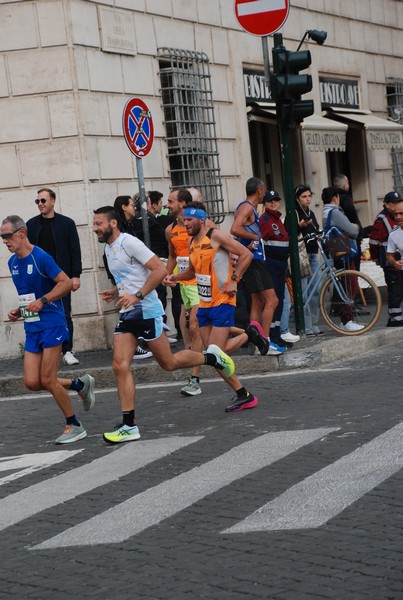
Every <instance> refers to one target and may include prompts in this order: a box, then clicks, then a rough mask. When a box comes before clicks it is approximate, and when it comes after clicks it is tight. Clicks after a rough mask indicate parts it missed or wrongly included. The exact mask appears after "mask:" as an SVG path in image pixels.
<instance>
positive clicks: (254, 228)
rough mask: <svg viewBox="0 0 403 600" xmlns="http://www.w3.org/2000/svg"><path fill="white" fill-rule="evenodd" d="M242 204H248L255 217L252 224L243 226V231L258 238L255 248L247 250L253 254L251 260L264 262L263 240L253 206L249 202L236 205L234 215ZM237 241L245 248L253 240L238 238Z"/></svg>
mask: <svg viewBox="0 0 403 600" xmlns="http://www.w3.org/2000/svg"><path fill="white" fill-rule="evenodd" d="M242 204H250V206H251V207H252V208H253V214H254V216H255V220H254V222H253V223H250V224H249V225H244V226H243V228H244V229H245V231H249V232H250V233H253V234H254V235H257V236H258V237H259V242H258V243H257V248H254V249H252V248H249V250H250V251H251V252H252V254H253V260H264V259H265V254H264V245H263V240H262V234H261V233H260V227H259V215H258V213H257V210H256V209H255V207H254V206H253V204H252V203H251V202H249V200H244V201H243V202H241V203H240V204H238V206H237V207H236V210H235V214H236V213H237V211H238V209H239V207H240V206H242ZM237 241H238V242H240V243H241V244H242V245H243V246H245V247H246V248H247V247H248V246H249V245H250V243H251V242H252V241H253V240H250V239H247V238H241V237H240V238H237Z"/></svg>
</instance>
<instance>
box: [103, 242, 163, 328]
mask: <svg viewBox="0 0 403 600" xmlns="http://www.w3.org/2000/svg"><path fill="white" fill-rule="evenodd" d="M105 256H106V260H107V261H108V267H109V270H110V272H111V273H112V275H113V278H114V280H115V282H116V285H117V288H118V290H119V296H122V295H124V294H135V293H136V292H138V291H139V290H140V289H141V288H142V286H143V285H144V283H145V282H146V280H147V279H148V277H149V275H150V273H151V271H150V270H149V269H147V267H145V266H144V265H145V264H146V263H147V262H148V261H149V260H150V259H151V258H153V256H155V254H154V252H151V250H150V249H149V248H147V246H146V245H145V244H143V242H142V241H140V240H139V239H138V238H136V237H133V236H132V235H130V234H128V233H121V234H120V235H119V237H118V238H117V239H116V240H115V241H114V242H113V244H106V245H105ZM138 306H140V307H141V309H142V315H141V316H140V315H139V317H140V318H143V319H151V318H154V317H159V316H161V315H163V314H164V309H163V306H162V304H161V302H160V300H159V298H158V295H157V292H156V291H155V290H153V291H152V292H150V293H149V294H147V295H146V296H145V297H144V300H142V301H141V302H140V303H139V304H136V308H137V307H138ZM129 310H132V306H131V307H129V308H127V309H121V311H120V312H127V311H129ZM136 312H137V310H136Z"/></svg>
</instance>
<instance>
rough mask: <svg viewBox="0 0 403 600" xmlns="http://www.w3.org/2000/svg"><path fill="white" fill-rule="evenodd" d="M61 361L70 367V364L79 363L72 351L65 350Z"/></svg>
mask: <svg viewBox="0 0 403 600" xmlns="http://www.w3.org/2000/svg"><path fill="white" fill-rule="evenodd" d="M63 362H64V364H65V365H68V366H69V367H71V366H72V365H79V364H80V361H79V360H78V358H76V357H75V356H74V354H73V352H65V353H64V354H63Z"/></svg>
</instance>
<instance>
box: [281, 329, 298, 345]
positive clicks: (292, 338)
mask: <svg viewBox="0 0 403 600" xmlns="http://www.w3.org/2000/svg"><path fill="white" fill-rule="evenodd" d="M280 337H281V339H282V340H284V341H285V342H290V343H291V344H296V343H297V342H299V340H300V339H301V338H300V336H299V335H294V334H293V333H291V331H287V333H282V334H281V336H280Z"/></svg>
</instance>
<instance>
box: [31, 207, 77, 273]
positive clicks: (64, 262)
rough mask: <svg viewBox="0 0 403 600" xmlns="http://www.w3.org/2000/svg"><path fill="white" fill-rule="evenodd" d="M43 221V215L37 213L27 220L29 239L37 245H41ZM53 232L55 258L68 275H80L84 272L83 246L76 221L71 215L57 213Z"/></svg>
mask: <svg viewBox="0 0 403 600" xmlns="http://www.w3.org/2000/svg"><path fill="white" fill-rule="evenodd" d="M42 221H43V217H42V215H37V216H36V217H33V218H32V219H29V221H27V232H28V239H29V241H30V242H31V244H34V245H35V246H38V245H39V244H38V239H39V234H40V231H41V228H42ZM52 233H53V239H54V242H55V247H56V256H54V257H53V258H54V259H55V261H56V262H57V264H58V265H59V267H60V268H61V270H62V271H64V272H65V273H66V275H68V277H80V275H81V273H82V265H81V248H80V240H79V237H78V233H77V227H76V224H75V222H74V221H73V219H70V217H65V216H64V215H60V214H58V213H55V216H54V219H53V223H52Z"/></svg>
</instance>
